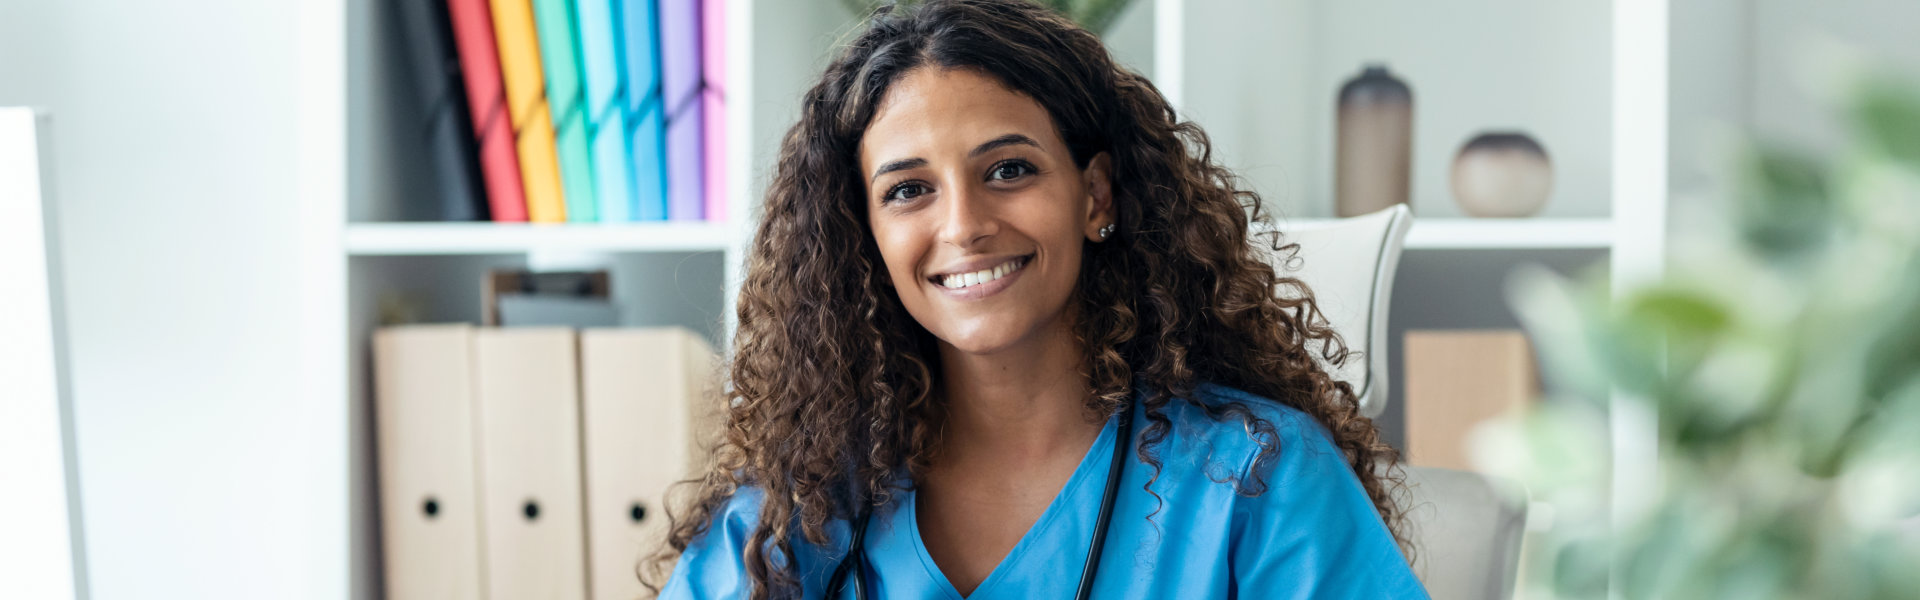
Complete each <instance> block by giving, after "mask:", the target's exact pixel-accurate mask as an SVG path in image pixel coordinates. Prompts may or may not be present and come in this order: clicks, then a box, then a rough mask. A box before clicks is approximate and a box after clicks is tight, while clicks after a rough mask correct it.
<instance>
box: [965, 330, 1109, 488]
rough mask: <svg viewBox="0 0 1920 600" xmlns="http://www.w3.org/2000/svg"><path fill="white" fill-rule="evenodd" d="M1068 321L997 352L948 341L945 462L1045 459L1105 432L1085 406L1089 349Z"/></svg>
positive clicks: (1083, 445)
mask: <svg viewBox="0 0 1920 600" xmlns="http://www.w3.org/2000/svg"><path fill="white" fill-rule="evenodd" d="M1066 321H1067V320H1066V319H1062V320H1061V321H1056V323H1059V325H1056V326H1051V327H1049V328H1047V329H1045V330H1042V331H1038V332H1035V333H1036V335H1034V336H1032V338H1031V339H1028V340H1023V341H1022V342H1021V343H1018V344H1015V345H1013V346H1009V347H1007V348H1004V349H1001V350H999V351H996V352H993V353H991V354H970V353H966V352H961V351H959V350H957V349H955V348H953V347H952V346H948V345H945V344H942V345H941V349H940V364H941V369H942V380H943V381H944V382H945V383H944V387H943V392H944V394H945V396H946V400H947V402H946V404H947V410H946V415H945V423H944V427H943V429H944V431H943V432H942V441H941V451H940V454H941V456H942V457H943V458H942V461H943V462H947V461H952V462H960V463H972V462H974V461H976V460H986V461H992V462H1000V463H1002V464H1005V463H1004V462H1002V461H1014V462H1015V463H1025V462H1031V461H1033V460H1046V459H1049V458H1053V457H1056V456H1057V455H1058V454H1059V453H1060V452H1070V453H1080V452H1084V451H1085V450H1086V447H1087V445H1088V444H1090V443H1092V440H1093V438H1095V437H1098V436H1099V431H1100V426H1101V423H1100V422H1099V421H1097V420H1095V419H1093V418H1091V415H1090V414H1089V413H1088V411H1087V409H1086V399H1087V396H1088V395H1090V394H1091V393H1092V392H1091V389H1092V386H1091V384H1090V383H1089V381H1088V374H1087V372H1086V366H1085V362H1086V353H1085V351H1084V349H1083V348H1082V347H1081V346H1082V344H1081V343H1080V342H1079V339H1078V337H1077V336H1075V335H1074V334H1073V331H1072V329H1071V327H1070V326H1067V325H1065V322H1066Z"/></svg>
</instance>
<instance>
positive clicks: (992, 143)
mask: <svg viewBox="0 0 1920 600" xmlns="http://www.w3.org/2000/svg"><path fill="white" fill-rule="evenodd" d="M1022 144H1023V145H1027V146H1033V147H1035V148H1039V147H1040V142H1036V141H1033V138H1030V137H1027V136H1024V135H1020V134H1018V133H1009V134H1006V135H1003V136H1000V137H997V138H993V139H991V140H987V143H985V144H981V145H979V146H974V148H973V151H972V152H968V153H967V158H973V157H975V156H979V155H982V154H986V153H988V152H992V151H994V150H995V149H998V148H1003V147H1006V146H1013V145H1022Z"/></svg>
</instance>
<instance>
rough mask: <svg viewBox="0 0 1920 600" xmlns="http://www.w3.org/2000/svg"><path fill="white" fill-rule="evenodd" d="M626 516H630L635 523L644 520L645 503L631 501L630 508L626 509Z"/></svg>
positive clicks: (645, 517)
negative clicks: (631, 505)
mask: <svg viewBox="0 0 1920 600" xmlns="http://www.w3.org/2000/svg"><path fill="white" fill-rule="evenodd" d="M627 516H629V517H632V518H633V522H635V523H639V522H641V521H645V520H647V506H646V505H645V504H641V503H639V502H635V503H633V507H632V508H628V509H627Z"/></svg>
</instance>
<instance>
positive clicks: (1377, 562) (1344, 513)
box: [1232, 412, 1427, 598]
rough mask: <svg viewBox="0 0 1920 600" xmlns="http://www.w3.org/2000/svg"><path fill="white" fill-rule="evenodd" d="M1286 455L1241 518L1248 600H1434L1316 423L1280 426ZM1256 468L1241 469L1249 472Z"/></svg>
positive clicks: (1239, 539) (1241, 570) (1236, 545)
mask: <svg viewBox="0 0 1920 600" xmlns="http://www.w3.org/2000/svg"><path fill="white" fill-rule="evenodd" d="M1273 425H1274V429H1275V430H1276V431H1277V432H1278V434H1279V438H1280V440H1279V441H1280V449H1279V451H1280V456H1279V458H1278V459H1277V460H1276V461H1275V462H1274V465H1273V467H1272V470H1271V471H1270V472H1268V473H1267V477H1266V481H1267V484H1268V486H1267V489H1266V491H1265V492H1263V493H1261V494H1260V495H1259V496H1254V497H1244V496H1243V497H1239V498H1238V503H1237V504H1236V505H1235V508H1234V514H1233V518H1234V520H1235V521H1238V523H1236V524H1235V525H1236V527H1235V528H1234V531H1235V538H1234V541H1233V544H1232V552H1233V557H1232V567H1233V579H1234V584H1235V587H1236V588H1237V589H1238V590H1239V591H1240V596H1241V597H1243V598H1426V597H1427V592H1426V590H1425V589H1424V588H1423V587H1421V585H1420V581H1419V579H1417V578H1416V577H1415V576H1414V574H1413V569H1412V568H1410V567H1408V566H1407V561H1406V558H1405V557H1404V556H1402V555H1401V554H1400V549H1399V547H1398V546H1397V545H1396V544H1395V543H1394V539H1393V534H1392V533H1390V532H1388V531H1387V527H1386V525H1385V524H1384V523H1383V522H1382V521H1381V520H1380V513H1379V512H1377V511H1376V510H1374V507H1373V501H1372V500H1371V499H1369V498H1368V497H1367V494H1366V490H1365V489H1364V488H1362V487H1361V486H1360V480H1359V478H1357V477H1355V476H1354V474H1353V471H1352V469H1351V468H1350V467H1348V466H1347V461H1346V458H1345V457H1344V456H1343V455H1342V454H1341V453H1340V450H1339V449H1338V448H1336V447H1334V445H1333V443H1332V441H1331V440H1330V439H1329V438H1328V437H1327V434H1326V433H1325V431H1324V430H1323V429H1321V427H1320V425H1319V424H1318V423H1317V422H1315V421H1314V420H1313V419H1312V417H1309V416H1307V415H1305V414H1303V413H1293V412H1287V413H1282V414H1280V415H1277V416H1276V418H1275V419H1274V420H1273ZM1251 465H1252V458H1251V457H1249V459H1248V467H1247V468H1243V469H1242V470H1241V473H1242V474H1246V473H1248V469H1249V468H1251Z"/></svg>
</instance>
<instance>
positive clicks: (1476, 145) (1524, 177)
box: [1452, 131, 1553, 217]
mask: <svg viewBox="0 0 1920 600" xmlns="http://www.w3.org/2000/svg"><path fill="white" fill-rule="evenodd" d="M1452 174H1453V198H1454V200H1455V201H1457V202H1459V203H1460V209H1461V210H1462V211H1465V212H1466V213H1467V214H1468V215H1470V216H1475V217H1529V216H1533V215H1534V214H1536V213H1538V212H1540V208H1541V207H1543V206H1546V204H1547V198H1548V196H1550V195H1551V194H1552V193H1553V160H1552V159H1550V158H1548V157H1547V149H1546V148H1544V147H1541V145H1540V142H1537V141H1534V139H1533V137H1532V136H1529V135H1527V134H1525V133H1520V132H1512V131H1500V132H1488V133H1482V134H1480V135H1477V136H1474V138H1473V139H1472V140H1469V141H1468V142H1467V144H1466V145H1465V146H1461V147H1460V152H1459V154H1456V155H1454V157H1453V173H1452Z"/></svg>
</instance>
